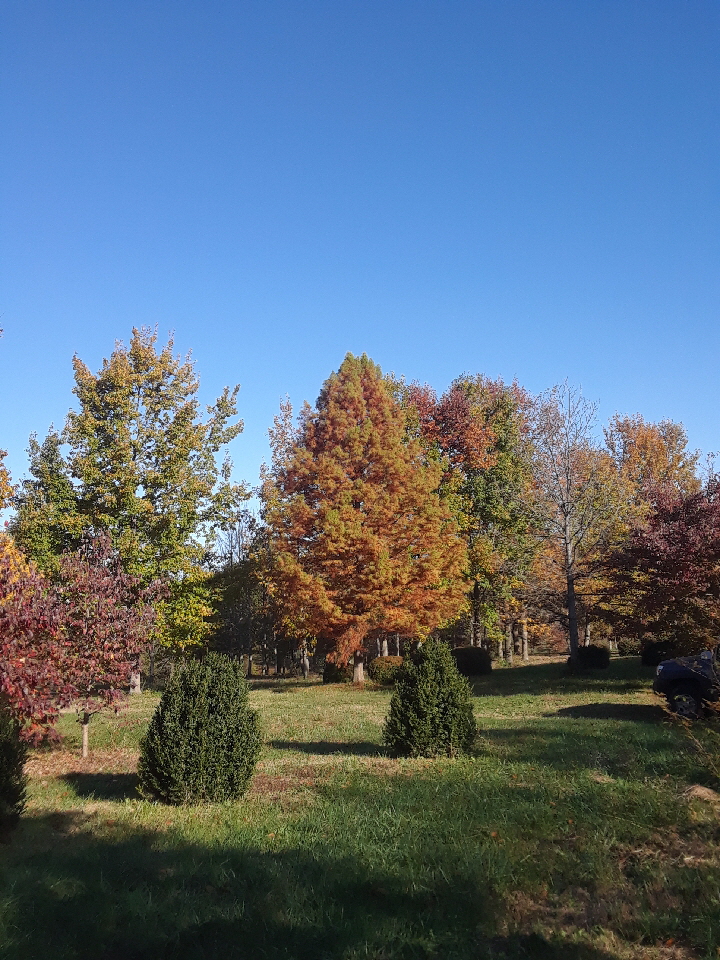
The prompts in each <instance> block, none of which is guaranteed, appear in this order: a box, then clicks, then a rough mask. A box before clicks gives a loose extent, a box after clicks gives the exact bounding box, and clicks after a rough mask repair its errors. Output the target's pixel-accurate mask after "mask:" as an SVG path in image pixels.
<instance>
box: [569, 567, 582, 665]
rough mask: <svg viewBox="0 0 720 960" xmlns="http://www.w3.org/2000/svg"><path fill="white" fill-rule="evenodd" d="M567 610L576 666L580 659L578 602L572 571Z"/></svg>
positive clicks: (572, 655)
mask: <svg viewBox="0 0 720 960" xmlns="http://www.w3.org/2000/svg"><path fill="white" fill-rule="evenodd" d="M567 610H568V628H569V634H570V637H569V639H570V663H571V664H572V665H573V666H575V665H576V664H577V660H578V648H579V642H578V621H577V602H576V600H575V578H574V576H573V575H572V573H568V576H567Z"/></svg>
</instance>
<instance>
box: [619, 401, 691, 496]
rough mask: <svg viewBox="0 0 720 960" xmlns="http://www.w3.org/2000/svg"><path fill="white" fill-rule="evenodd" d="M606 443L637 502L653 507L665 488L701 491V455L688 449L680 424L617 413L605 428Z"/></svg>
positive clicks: (683, 430) (685, 435)
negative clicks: (654, 501) (649, 420)
mask: <svg viewBox="0 0 720 960" xmlns="http://www.w3.org/2000/svg"><path fill="white" fill-rule="evenodd" d="M605 443H606V445H607V448H608V450H609V451H610V454H611V456H612V458H613V460H614V461H615V463H616V465H617V468H618V470H620V471H621V473H622V474H623V475H624V476H625V477H626V478H627V480H628V482H629V483H630V485H631V489H632V492H633V497H634V498H635V500H636V501H637V502H638V503H640V502H645V503H648V504H650V503H651V502H652V501H653V500H654V498H655V495H656V494H657V492H658V491H660V490H664V489H669V490H670V491H675V492H676V493H678V494H680V495H687V494H692V493H697V491H698V490H699V489H700V480H699V478H698V473H697V471H698V460H699V458H700V453H699V451H697V450H694V451H691V450H688V447H687V443H688V438H687V433H686V432H685V428H684V427H683V425H682V424H681V423H673V422H672V421H671V420H661V421H660V423H648V422H647V421H646V420H645V419H644V418H643V417H642V416H641V415H640V414H639V413H638V414H635V415H634V416H631V417H621V416H620V415H618V414H616V415H615V416H614V417H613V418H612V420H611V421H610V423H609V424H608V426H607V427H606V428H605Z"/></svg>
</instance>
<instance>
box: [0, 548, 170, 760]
mask: <svg viewBox="0 0 720 960" xmlns="http://www.w3.org/2000/svg"><path fill="white" fill-rule="evenodd" d="M155 592H156V591H155V590H152V591H151V590H149V589H141V587H140V585H139V580H138V579H137V578H136V577H132V576H129V575H128V574H127V573H125V572H124V571H123V570H122V568H121V566H120V561H119V558H118V557H117V555H116V554H115V553H114V551H113V550H112V548H111V545H110V540H109V538H108V537H98V538H96V539H92V540H88V541H87V542H86V543H85V544H84V545H83V546H82V547H81V549H80V550H78V551H77V552H75V553H68V554H65V555H64V556H63V558H62V560H61V564H60V573H59V576H58V580H57V582H56V583H51V582H50V581H49V580H47V579H46V578H45V577H43V576H42V575H41V574H40V573H38V572H37V571H36V570H35V569H34V568H33V567H31V566H28V565H26V564H18V563H17V562H16V560H14V559H13V555H12V553H9V552H8V551H0V691H2V693H3V695H4V697H5V699H6V701H7V703H8V705H9V706H10V708H11V710H12V711H13V712H14V713H15V715H16V716H17V717H18V719H19V720H20V721H21V722H22V723H23V736H24V737H25V738H26V739H31V740H38V739H40V738H41V737H42V736H43V735H45V734H47V733H52V728H53V724H54V723H55V721H56V720H57V717H58V713H59V711H60V709H61V708H62V707H65V706H67V705H69V704H70V703H76V704H77V705H78V714H79V720H80V722H81V724H82V744H83V756H87V752H88V725H89V723H90V719H91V717H92V716H93V714H95V713H97V712H98V711H99V710H101V709H102V708H103V707H105V706H108V705H113V704H116V703H117V701H118V700H119V699H120V698H122V697H123V696H124V695H125V694H126V693H127V690H128V686H129V683H130V675H131V672H132V671H133V669H134V668H135V667H136V665H137V660H138V657H139V656H140V653H141V652H142V650H143V649H144V647H145V645H146V643H147V641H148V637H149V635H150V632H151V630H152V627H153V624H154V622H155V613H154V610H153V607H152V605H151V600H152V598H153V594H154V593H155Z"/></svg>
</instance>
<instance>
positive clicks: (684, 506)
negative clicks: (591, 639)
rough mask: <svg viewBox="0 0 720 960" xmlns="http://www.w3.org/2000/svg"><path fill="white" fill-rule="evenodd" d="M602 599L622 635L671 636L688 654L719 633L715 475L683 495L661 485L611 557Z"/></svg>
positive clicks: (719, 525)
mask: <svg viewBox="0 0 720 960" xmlns="http://www.w3.org/2000/svg"><path fill="white" fill-rule="evenodd" d="M607 566H608V578H609V586H608V589H607V591H606V595H605V599H606V602H607V603H608V607H609V612H610V618H611V619H612V621H613V622H614V623H615V624H616V625H619V626H620V628H621V630H622V632H623V633H624V634H625V635H626V636H631V637H637V638H639V639H640V640H643V641H645V640H648V639H658V638H672V639H673V640H674V641H675V642H676V643H678V644H679V645H681V647H683V648H684V649H685V652H687V653H692V652H695V651H698V650H703V649H705V648H707V647H708V646H714V645H715V644H717V642H718V635H719V634H720V476H718V475H717V474H715V475H712V476H711V477H710V478H709V479H708V480H707V482H706V484H705V486H704V488H703V489H701V490H699V491H697V492H695V493H690V494H686V495H683V494H682V493H679V492H678V491H677V490H673V489H671V488H670V487H665V489H663V490H661V491H660V492H659V493H658V495H657V503H656V506H655V509H654V510H653V512H652V514H651V515H650V516H649V517H648V518H647V520H646V522H645V523H643V524H641V525H638V526H637V527H636V528H635V529H634V530H633V532H632V535H631V536H630V537H629V539H628V541H627V542H626V543H625V544H624V545H623V547H622V548H621V549H620V550H618V551H617V552H616V553H614V554H613V555H612V556H611V557H610V558H609V561H608V565H607Z"/></svg>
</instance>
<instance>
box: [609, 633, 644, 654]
mask: <svg viewBox="0 0 720 960" xmlns="http://www.w3.org/2000/svg"><path fill="white" fill-rule="evenodd" d="M615 643H616V645H617V652H618V654H619V655H620V656H621V657H632V656H638V655H639V653H640V641H639V640H636V639H635V638H634V637H618V638H617V640H616V641H615Z"/></svg>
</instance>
